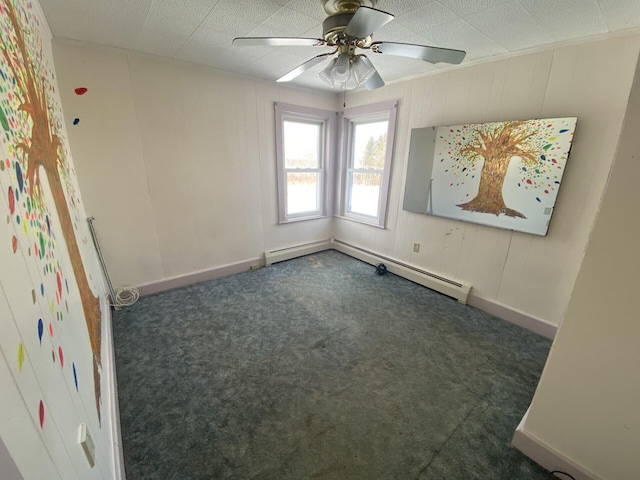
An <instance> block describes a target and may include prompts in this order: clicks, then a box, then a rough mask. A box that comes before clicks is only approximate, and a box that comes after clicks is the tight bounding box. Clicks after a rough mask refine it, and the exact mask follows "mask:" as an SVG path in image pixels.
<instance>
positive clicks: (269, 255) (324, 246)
mask: <svg viewBox="0 0 640 480" xmlns="http://www.w3.org/2000/svg"><path fill="white" fill-rule="evenodd" d="M332 248H333V242H332V240H331V239H327V240H322V241H320V242H312V243H305V244H304V245H297V246H295V247H287V248H281V249H280V250H273V251H271V252H265V253H264V259H265V261H264V263H265V266H267V267H268V266H270V265H272V264H274V263H278V262H284V261H285V260H291V259H292V258H297V257H302V256H304V255H311V254H312V253H318V252H323V251H325V250H331V249H332Z"/></svg>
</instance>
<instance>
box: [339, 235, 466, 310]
mask: <svg viewBox="0 0 640 480" xmlns="http://www.w3.org/2000/svg"><path fill="white" fill-rule="evenodd" d="M333 248H334V249H335V250H337V251H339V252H342V253H345V254H347V255H349V256H350V257H354V258H357V259H358V260H362V261H363V262H366V263H369V264H371V265H377V264H378V263H384V264H385V266H386V267H387V270H388V271H389V272H391V273H393V274H395V275H398V276H400V277H403V278H406V279H407V280H411V281H412V282H414V283H417V284H419V285H422V286H424V287H427V288H430V289H431V290H435V291H436V292H440V293H442V294H444V295H447V296H448V297H452V298H455V299H456V300H458V301H459V302H460V303H464V304H466V303H467V298H468V297H469V292H470V291H471V285H465V284H463V283H460V282H456V281H454V280H450V279H448V278H445V277H441V276H440V275H436V274H434V273H431V272H427V271H426V270H422V269H421V268H418V267H416V266H413V265H409V264H406V263H403V262H400V261H398V260H395V259H393V258H389V257H385V256H382V255H378V254H376V253H374V252H371V251H368V250H365V249H364V248H361V247H356V246H355V245H349V244H348V243H345V242H341V241H340V240H334V241H333Z"/></svg>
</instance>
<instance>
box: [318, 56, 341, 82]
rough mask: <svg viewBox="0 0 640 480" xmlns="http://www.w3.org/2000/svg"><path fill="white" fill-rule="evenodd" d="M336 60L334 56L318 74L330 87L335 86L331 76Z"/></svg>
mask: <svg viewBox="0 0 640 480" xmlns="http://www.w3.org/2000/svg"><path fill="white" fill-rule="evenodd" d="M337 60H338V59H337V58H334V59H333V60H331V61H330V62H329V64H328V65H327V66H326V67H325V68H323V69H322V71H321V72H320V74H319V76H320V78H321V79H322V81H323V82H324V83H326V84H327V85H329V86H330V87H335V86H336V82H335V80H334V78H333V67H334V65H335V64H336V61H337Z"/></svg>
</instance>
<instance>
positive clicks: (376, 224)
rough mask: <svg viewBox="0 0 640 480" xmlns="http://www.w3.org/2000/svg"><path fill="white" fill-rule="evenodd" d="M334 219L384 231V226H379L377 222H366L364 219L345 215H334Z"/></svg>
mask: <svg viewBox="0 0 640 480" xmlns="http://www.w3.org/2000/svg"><path fill="white" fill-rule="evenodd" d="M335 217H336V218H340V219H342V220H348V221H349V222H356V223H361V224H363V225H369V226H370V227H375V228H380V229H382V230H385V228H386V227H385V226H384V225H380V224H379V223H378V222H377V221H375V220H374V221H371V220H367V218H366V217H356V216H347V215H336V216H335Z"/></svg>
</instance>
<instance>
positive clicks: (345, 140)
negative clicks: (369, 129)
mask: <svg viewBox="0 0 640 480" xmlns="http://www.w3.org/2000/svg"><path fill="white" fill-rule="evenodd" d="M397 107H398V102H397V101H396V100H391V101H387V102H382V103H376V104H374V105H365V106H362V107H354V108H348V109H346V110H344V111H343V112H342V113H341V114H340V115H341V120H340V127H341V128H340V146H341V148H340V171H339V174H338V178H339V186H338V187H339V188H338V192H339V195H338V201H337V208H336V216H337V217H340V218H344V219H346V220H351V221H354V222H359V223H365V224H367V225H371V226H374V227H379V228H385V225H386V219H387V207H388V200H389V185H390V182H391V164H392V159H393V150H394V145H395V128H396V117H397ZM387 115H388V120H389V125H388V129H387V149H386V152H385V161H384V170H383V173H382V180H381V183H380V196H379V197H378V216H377V217H375V218H374V217H370V216H367V215H359V214H356V213H351V212H347V199H346V196H347V193H348V192H347V170H348V166H349V155H350V152H351V128H350V127H351V124H352V122H354V121H355V122H359V121H369V120H371V121H375V120H376V119H382V118H385V119H386V116H387ZM376 173H377V172H376Z"/></svg>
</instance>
